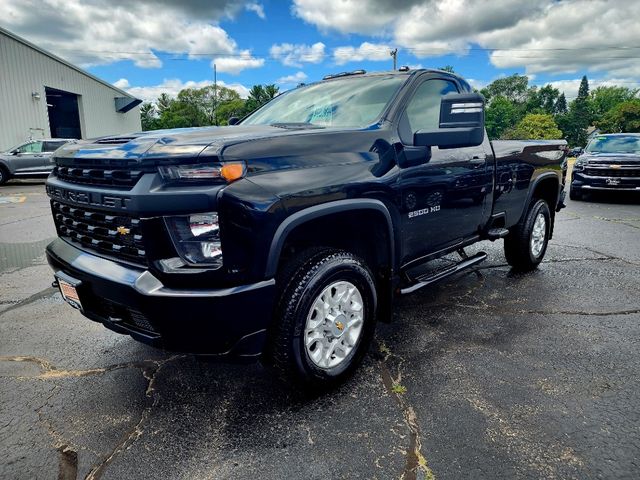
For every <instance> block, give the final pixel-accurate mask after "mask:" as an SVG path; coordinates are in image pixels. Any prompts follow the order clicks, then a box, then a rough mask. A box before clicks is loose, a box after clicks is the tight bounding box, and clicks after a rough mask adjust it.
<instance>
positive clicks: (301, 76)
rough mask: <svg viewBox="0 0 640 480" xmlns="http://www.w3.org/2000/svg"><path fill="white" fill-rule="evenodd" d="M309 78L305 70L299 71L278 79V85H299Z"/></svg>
mask: <svg viewBox="0 0 640 480" xmlns="http://www.w3.org/2000/svg"><path fill="white" fill-rule="evenodd" d="M307 78H308V76H307V74H306V73H304V72H297V73H294V74H293V75H287V76H286V77H280V78H279V79H278V80H276V83H277V84H278V85H297V84H299V83H300V82H304V81H305V80H306V79H307Z"/></svg>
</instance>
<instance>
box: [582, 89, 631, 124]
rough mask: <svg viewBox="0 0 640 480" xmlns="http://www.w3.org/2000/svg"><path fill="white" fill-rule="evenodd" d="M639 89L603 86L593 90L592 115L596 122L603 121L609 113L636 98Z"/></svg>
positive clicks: (591, 100) (591, 98)
mask: <svg viewBox="0 0 640 480" xmlns="http://www.w3.org/2000/svg"><path fill="white" fill-rule="evenodd" d="M638 91H639V90H638V89H631V88H627V87H618V86H611V87H609V86H601V87H598V88H596V89H595V90H592V91H591V93H590V94H589V97H590V98H589V100H590V103H591V113H592V115H593V118H594V120H595V121H596V122H597V121H599V120H601V119H602V118H603V117H604V116H605V115H606V113H607V112H609V111H610V110H612V109H613V108H614V107H616V106H618V105H619V104H621V103H624V102H627V101H629V100H632V99H633V98H635V96H636V95H637V93H638Z"/></svg>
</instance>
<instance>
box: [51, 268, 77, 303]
mask: <svg viewBox="0 0 640 480" xmlns="http://www.w3.org/2000/svg"><path fill="white" fill-rule="evenodd" d="M55 277H56V280H57V281H58V287H59V288H60V294H61V295H62V298H63V299H64V301H65V302H67V303H68V304H69V305H71V306H72V307H73V308H77V309H78V310H82V302H81V301H80V295H79V294H78V287H79V286H80V284H81V283H82V282H81V281H80V280H76V279H75V278H72V277H70V276H68V275H66V274H64V273H62V272H58V273H56V274H55Z"/></svg>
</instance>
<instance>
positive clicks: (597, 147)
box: [586, 135, 640, 153]
mask: <svg viewBox="0 0 640 480" xmlns="http://www.w3.org/2000/svg"><path fill="white" fill-rule="evenodd" d="M586 151H587V152H588V153H640V136H633V135H629V136H625V135H616V136H602V137H596V138H594V139H593V140H591V141H590V142H589V145H587V148H586Z"/></svg>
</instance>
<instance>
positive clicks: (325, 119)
mask: <svg viewBox="0 0 640 480" xmlns="http://www.w3.org/2000/svg"><path fill="white" fill-rule="evenodd" d="M333 110H334V107H332V106H331V105H326V106H324V107H316V108H314V109H313V113H312V114H311V118H309V123H314V124H316V125H331V122H332V120H333Z"/></svg>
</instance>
